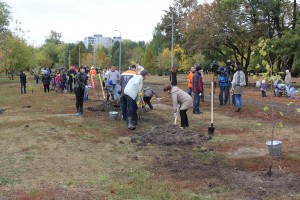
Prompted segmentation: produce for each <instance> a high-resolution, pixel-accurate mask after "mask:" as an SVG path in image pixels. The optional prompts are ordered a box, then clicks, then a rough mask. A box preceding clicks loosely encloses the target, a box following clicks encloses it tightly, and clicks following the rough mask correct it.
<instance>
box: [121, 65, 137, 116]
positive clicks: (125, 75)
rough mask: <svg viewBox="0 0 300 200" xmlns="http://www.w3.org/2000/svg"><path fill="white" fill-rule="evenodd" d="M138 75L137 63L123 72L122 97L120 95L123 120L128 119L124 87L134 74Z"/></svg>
mask: <svg viewBox="0 0 300 200" xmlns="http://www.w3.org/2000/svg"><path fill="white" fill-rule="evenodd" d="M134 75H138V73H137V69H136V65H131V66H130V68H129V69H128V70H127V71H125V72H123V73H122V74H121V78H120V86H121V95H120V96H121V97H120V107H121V111H122V118H123V120H125V121H126V120H127V101H126V98H125V95H124V89H125V87H126V85H127V83H128V82H129V80H130V79H131V78H132V77H133V76H134Z"/></svg>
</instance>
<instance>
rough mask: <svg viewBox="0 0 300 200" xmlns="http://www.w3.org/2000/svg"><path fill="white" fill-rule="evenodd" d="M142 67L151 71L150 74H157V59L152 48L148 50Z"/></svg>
mask: <svg viewBox="0 0 300 200" xmlns="http://www.w3.org/2000/svg"><path fill="white" fill-rule="evenodd" d="M142 66H143V67H144V68H145V69H147V70H149V71H150V73H157V69H158V65H157V64H156V58H155V56H154V55H153V53H152V49H151V47H147V48H146V52H145V54H144V58H143V61H142Z"/></svg>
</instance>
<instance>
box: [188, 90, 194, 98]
mask: <svg viewBox="0 0 300 200" xmlns="http://www.w3.org/2000/svg"><path fill="white" fill-rule="evenodd" d="M192 92H193V88H189V90H188V94H189V95H190V96H192Z"/></svg>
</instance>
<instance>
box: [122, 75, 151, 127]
mask: <svg viewBox="0 0 300 200" xmlns="http://www.w3.org/2000/svg"><path fill="white" fill-rule="evenodd" d="M147 76H148V72H147V71H146V70H143V71H141V72H140V74H139V75H134V76H133V77H132V78H131V79H130V80H129V81H128V83H127V85H126V86H125V88H124V95H125V98H126V103H127V105H126V106H127V128H128V129H130V130H134V129H135V125H136V124H137V120H138V116H137V113H136V110H137V104H136V99H137V98H138V97H142V96H143V93H142V87H143V81H144V80H145V79H146V78H147Z"/></svg>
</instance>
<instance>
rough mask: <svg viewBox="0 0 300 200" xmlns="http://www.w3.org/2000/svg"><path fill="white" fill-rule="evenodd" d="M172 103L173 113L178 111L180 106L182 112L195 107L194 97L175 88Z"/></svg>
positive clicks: (172, 93) (172, 91)
mask: <svg viewBox="0 0 300 200" xmlns="http://www.w3.org/2000/svg"><path fill="white" fill-rule="evenodd" d="M171 95H172V102H173V112H174V113H175V112H176V111H177V106H178V104H179V105H180V110H186V109H188V108H190V107H192V106H193V99H192V97H191V96H190V95H189V94H188V93H186V92H185V91H183V90H181V89H179V88H178V87H176V86H173V87H172V89H171Z"/></svg>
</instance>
